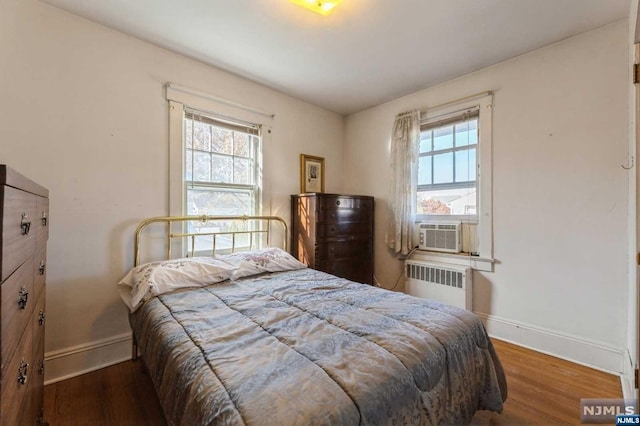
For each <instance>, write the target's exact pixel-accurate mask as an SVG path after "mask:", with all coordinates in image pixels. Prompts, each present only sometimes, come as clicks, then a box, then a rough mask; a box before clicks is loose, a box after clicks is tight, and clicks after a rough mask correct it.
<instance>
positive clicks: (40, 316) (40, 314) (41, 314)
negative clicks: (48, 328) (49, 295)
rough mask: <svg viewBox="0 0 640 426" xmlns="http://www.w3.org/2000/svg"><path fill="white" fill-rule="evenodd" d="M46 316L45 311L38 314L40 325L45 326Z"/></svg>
mask: <svg viewBox="0 0 640 426" xmlns="http://www.w3.org/2000/svg"><path fill="white" fill-rule="evenodd" d="M45 316H46V315H45V313H44V311H40V313H39V314H38V324H40V325H44V318H45Z"/></svg>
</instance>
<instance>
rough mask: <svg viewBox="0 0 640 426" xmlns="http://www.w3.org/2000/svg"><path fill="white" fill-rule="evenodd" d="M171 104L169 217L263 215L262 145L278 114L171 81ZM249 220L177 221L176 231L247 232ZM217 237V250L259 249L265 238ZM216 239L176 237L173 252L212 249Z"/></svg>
mask: <svg viewBox="0 0 640 426" xmlns="http://www.w3.org/2000/svg"><path fill="white" fill-rule="evenodd" d="M165 87H166V97H167V101H168V104H169V206H168V207H169V215H170V216H184V215H195V216H200V215H216V216H243V215H261V214H262V213H263V212H262V209H263V204H262V199H263V198H267V199H268V197H269V193H265V191H264V188H263V184H262V158H263V155H262V149H263V147H264V146H268V145H269V140H270V139H269V138H270V135H271V129H272V126H273V118H274V115H273V114H271V113H269V112H266V111H262V110H260V109H257V108H253V107H251V106H248V105H243V104H240V103H237V102H234V101H231V100H227V99H224V98H221V97H219V96H216V95H214V94H210V93H206V92H201V91H199V90H195V89H191V88H188V87H184V86H180V85H177V84H174V83H167V84H166V86H165ZM248 226H260V225H259V224H255V223H252V224H250V223H249V222H237V221H236V222H222V221H221V222H216V223H213V222H207V223H203V224H202V223H197V222H196V223H190V224H189V227H183V226H182V224H177V223H175V224H173V231H174V232H175V233H185V232H187V233H190V232H193V231H197V232H198V233H207V232H216V233H218V232H229V231H243V230H244V231H246V230H248V229H247V227H248ZM255 238H257V240H256V239H254V240H251V237H250V236H249V235H248V234H244V236H242V235H239V236H237V237H236V239H235V240H234V239H233V238H232V237H231V236H230V235H227V236H219V237H217V238H216V241H215V245H216V249H217V250H224V249H226V248H229V249H230V248H231V247H235V248H236V249H237V250H241V249H243V248H249V247H250V246H253V247H260V246H261V244H262V241H261V239H260V237H257V236H256V237H255ZM212 247H213V237H211V236H207V237H198V238H195V239H191V238H184V239H175V240H174V241H173V242H172V251H173V253H181V254H182V255H183V256H184V255H187V254H189V253H190V252H191V251H192V250H193V251H194V252H195V254H196V255H201V254H202V255H206V254H210V253H211V249H212Z"/></svg>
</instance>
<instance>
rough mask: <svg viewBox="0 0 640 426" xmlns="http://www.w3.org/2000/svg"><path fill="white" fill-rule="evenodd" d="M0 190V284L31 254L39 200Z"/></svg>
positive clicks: (12, 191) (11, 190)
mask: <svg viewBox="0 0 640 426" xmlns="http://www.w3.org/2000/svg"><path fill="white" fill-rule="evenodd" d="M0 188H1V191H2V194H3V195H4V206H3V208H2V266H1V268H2V269H1V272H0V276H1V277H2V279H1V280H0V281H4V280H5V279H6V278H7V277H8V276H9V275H11V273H12V272H13V271H15V270H16V268H17V267H18V266H19V265H20V264H21V263H22V262H24V260H25V259H26V258H27V257H29V256H30V255H31V254H32V253H33V250H34V248H35V234H36V232H35V226H34V222H35V219H36V198H38V197H37V196H35V195H33V194H30V193H28V192H24V191H20V190H19V189H15V188H12V187H10V186H6V185H4V186H2V187H0Z"/></svg>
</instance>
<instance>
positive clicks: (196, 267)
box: [118, 257, 236, 312]
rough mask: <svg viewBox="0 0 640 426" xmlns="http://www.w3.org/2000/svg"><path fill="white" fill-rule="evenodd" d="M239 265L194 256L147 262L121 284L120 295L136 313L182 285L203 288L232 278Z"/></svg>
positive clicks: (127, 276)
mask: <svg viewBox="0 0 640 426" xmlns="http://www.w3.org/2000/svg"><path fill="white" fill-rule="evenodd" d="M235 269H236V268H235V267H234V266H232V265H230V264H228V263H226V262H224V261H221V260H220V259H215V258H212V257H193V258H185V259H175V260H165V261H161V262H151V263H145V264H144V265H139V266H136V267H135V268H133V269H132V270H131V271H129V273H128V274H127V275H125V277H124V278H123V279H122V280H120V282H119V283H118V288H119V292H120V297H122V300H124V302H125V303H126V304H127V306H128V307H129V309H130V310H131V312H134V311H135V310H136V309H138V307H140V305H142V303H143V302H145V301H147V300H149V299H151V298H152V297H154V296H158V295H160V294H164V293H167V292H170V291H173V290H176V289H179V288H185V287H203V286H206V285H209V284H215V283H218V282H221V281H225V280H228V279H229V278H230V277H231V275H232V273H233V272H234V270H235Z"/></svg>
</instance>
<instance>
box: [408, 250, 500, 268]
mask: <svg viewBox="0 0 640 426" xmlns="http://www.w3.org/2000/svg"><path fill="white" fill-rule="evenodd" d="M411 258H412V259H419V260H425V261H431V262H440V263H448V264H451V265H460V266H470V267H471V269H474V270H476V271H484V272H493V264H494V263H495V262H496V261H495V259H493V258H488V257H479V256H471V255H468V254H457V253H456V254H454V253H440V252H435V251H426V250H416V251H415V252H414V253H413V254H412V255H411Z"/></svg>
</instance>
